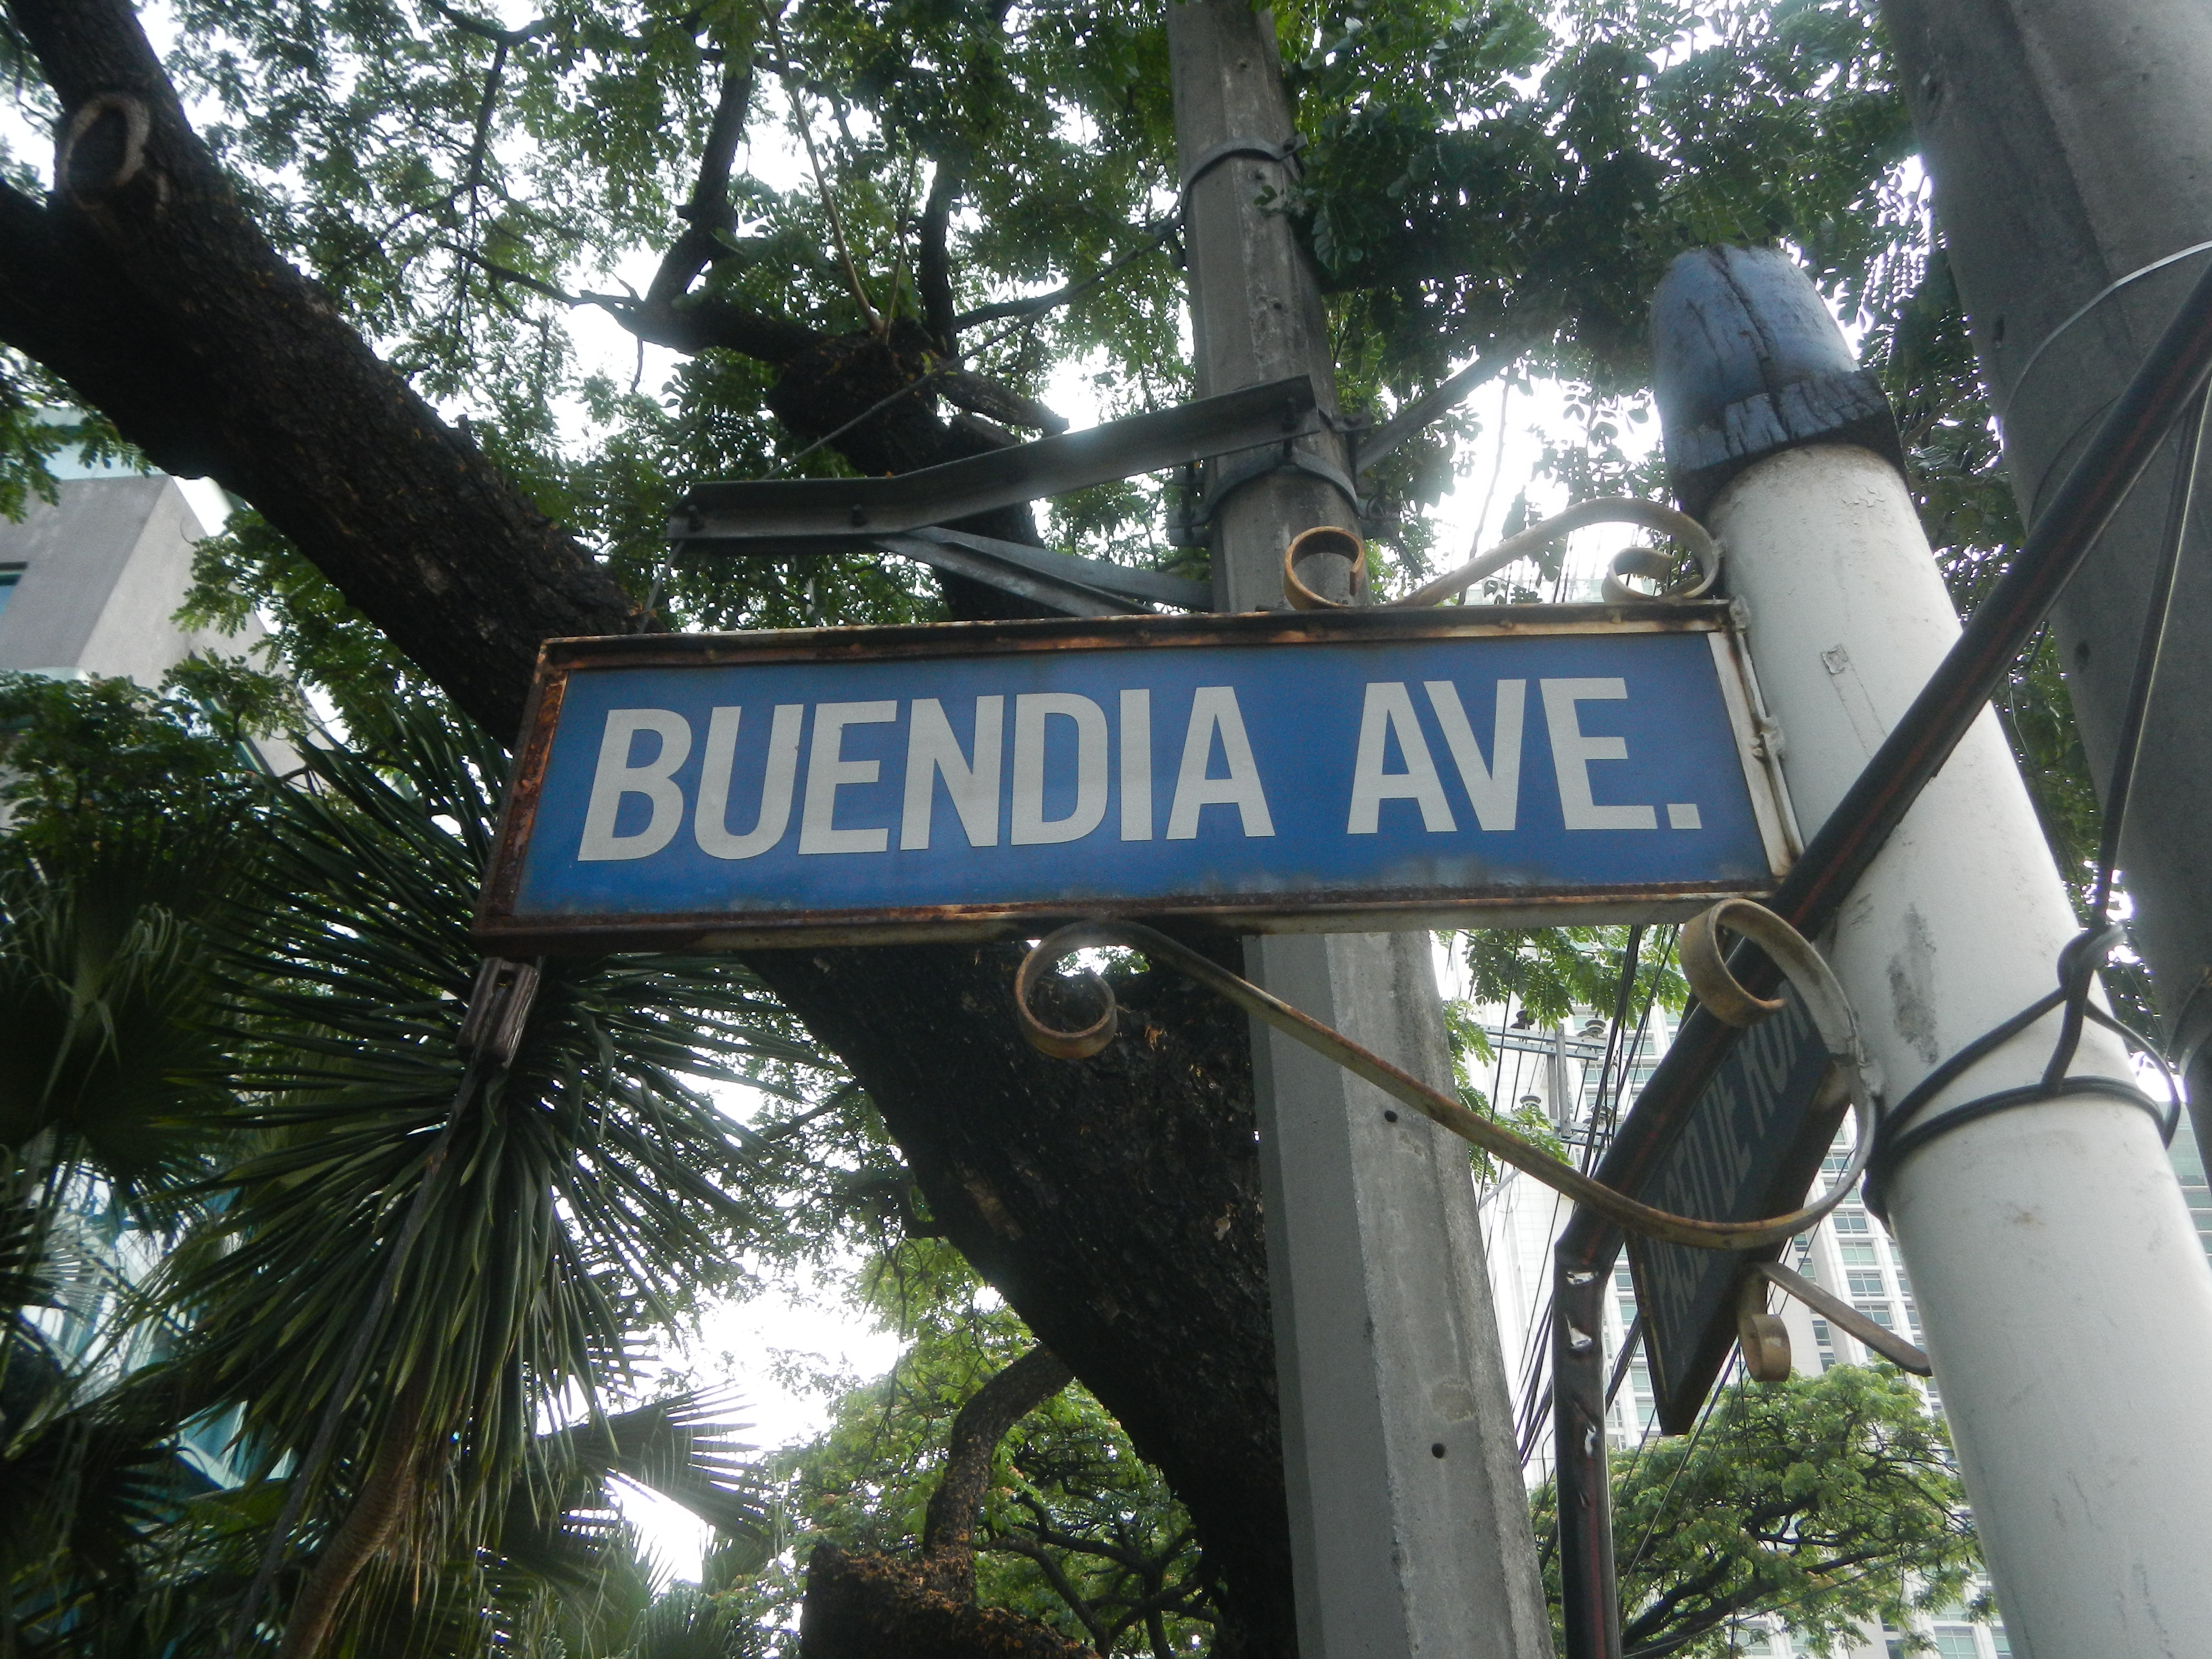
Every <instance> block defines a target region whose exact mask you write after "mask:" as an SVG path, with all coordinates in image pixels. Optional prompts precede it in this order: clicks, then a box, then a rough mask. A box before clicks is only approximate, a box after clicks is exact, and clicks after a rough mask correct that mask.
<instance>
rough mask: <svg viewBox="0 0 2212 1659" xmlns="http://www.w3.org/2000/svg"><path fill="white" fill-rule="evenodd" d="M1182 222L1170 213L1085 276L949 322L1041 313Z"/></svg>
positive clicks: (975, 323)
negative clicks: (1119, 252) (1128, 246)
mask: <svg viewBox="0 0 2212 1659" xmlns="http://www.w3.org/2000/svg"><path fill="white" fill-rule="evenodd" d="M1181 225H1182V214H1181V213H1180V212H1176V213H1170V215H1168V216H1167V217H1166V218H1165V219H1164V220H1162V221H1161V222H1159V224H1158V225H1157V226H1155V227H1154V228H1152V230H1150V231H1149V232H1147V233H1146V236H1145V240H1142V241H1141V242H1139V243H1138V244H1137V245H1136V246H1134V247H1133V248H1131V249H1130V250H1129V251H1128V252H1127V253H1123V254H1120V255H1117V256H1116V257H1115V258H1113V259H1112V260H1110V261H1109V262H1108V263H1107V264H1103V265H1101V266H1100V267H1099V268H1098V269H1097V270H1094V271H1092V272H1091V274H1090V275H1089V276H1083V277H1079V278H1077V279H1076V280H1075V281H1074V282H1072V283H1065V284H1063V285H1062V286H1060V287H1059V288H1056V289H1053V290H1052V291H1051V292H1050V293H1048V294H1032V295H1030V296H1029V298H1027V299H1026V300H1001V301H998V302H997V303H996V304H994V305H987V306H978V307H976V308H975V310H973V311H963V312H962V313H960V314H959V315H958V316H957V317H955V318H954V319H952V325H953V327H954V328H955V329H967V328H975V327H979V326H980V325H982V324H984V323H995V322H999V321H1000V320H1001V319H1006V318H1014V317H1021V318H1028V317H1041V316H1042V315H1043V314H1044V313H1046V312H1048V311H1050V310H1052V309H1053V308H1054V307H1056V306H1064V305H1066V303H1067V302H1068V301H1070V300H1073V299H1075V298H1077V297H1079V295H1084V294H1086V293H1088V292H1090V290H1091V289H1094V288H1096V287H1097V286H1098V284H1099V283H1103V282H1104V281H1105V280H1106V279H1107V278H1108V277H1109V276H1113V275H1114V274H1115V272H1117V271H1119V270H1121V268H1122V267H1123V266H1124V265H1127V264H1133V263H1134V262H1135V261H1136V260H1138V259H1140V258H1143V257H1144V256H1145V255H1146V254H1147V253H1150V252H1152V250H1153V249H1154V248H1156V247H1158V246H1160V245H1161V244H1162V243H1164V242H1165V241H1166V240H1168V238H1169V237H1170V236H1172V235H1174V234H1176V229H1177V228H1179V227H1180V226H1181Z"/></svg>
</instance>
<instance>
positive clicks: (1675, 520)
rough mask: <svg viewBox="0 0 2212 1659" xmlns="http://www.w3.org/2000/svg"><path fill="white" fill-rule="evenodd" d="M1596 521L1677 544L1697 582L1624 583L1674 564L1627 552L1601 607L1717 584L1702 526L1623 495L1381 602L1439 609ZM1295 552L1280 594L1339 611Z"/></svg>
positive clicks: (1575, 510) (1398, 607) (1618, 560)
mask: <svg viewBox="0 0 2212 1659" xmlns="http://www.w3.org/2000/svg"><path fill="white" fill-rule="evenodd" d="M1594 524H1633V525H1641V526H1644V528H1645V529H1647V530H1656V531H1657V532H1660V533H1661V534H1662V535H1665V536H1672V537H1673V538H1674V539H1675V540H1676V541H1678V542H1680V543H1681V544H1682V545H1683V546H1684V547H1686V548H1687V549H1688V550H1689V551H1690V556H1691V557H1692V558H1694V559H1695V560H1696V561H1697V562H1698V575H1697V580H1694V581H1689V582H1685V583H1683V584H1682V585H1681V586H1676V587H1669V588H1662V589H1661V590H1660V591H1658V592H1654V593H1646V592H1643V591H1641V590H1640V589H1638V588H1633V587H1631V586H1628V584H1627V582H1626V580H1624V578H1626V577H1631V576H1636V577H1642V578H1646V579H1650V580H1664V579H1665V578H1666V576H1667V575H1668V573H1669V572H1670V571H1671V569H1672V568H1673V567H1672V565H1671V563H1670V562H1668V560H1667V559H1666V558H1665V557H1664V556H1662V555H1660V554H1657V553H1656V552H1654V551H1653V550H1651V549H1650V548H1631V549H1629V550H1627V551H1626V552H1625V553H1622V554H1620V555H1618V556H1616V557H1615V558H1614V559H1613V569H1612V571H1611V573H1610V574H1607V577H1606V579H1605V602H1606V603H1607V605H1650V604H1656V603H1674V602H1678V601H1680V600H1684V599H1704V598H1705V596H1706V595H1707V594H1709V593H1711V592H1712V590H1713V584H1714V583H1715V582H1717V581H1718V580H1720V574H1721V550H1720V547H1719V545H1718V544H1717V543H1715V541H1714V540H1713V538H1712V537H1711V535H1710V534H1709V533H1708V532H1706V529H1705V526H1703V525H1701V524H1699V522H1698V521H1697V520H1695V519H1693V518H1692V517H1691V516H1690V515H1689V514H1688V513H1677V512H1676V511H1675V510H1674V508H1673V507H1662V506H1661V505H1660V504H1659V503H1658V502H1657V501H1638V500H1636V499H1634V498H1633V497H1632V496H1627V495H1607V496H1602V497H1601V498H1600V499H1598V500H1596V501H1578V502H1577V503H1576V504H1575V505H1574V506H1572V507H1569V508H1568V509H1567V510H1566V511H1565V512H1564V513H1555V514H1554V515H1553V516H1552V517H1551V518H1548V519H1545V520H1540V521H1539V522H1537V523H1535V524H1532V525H1530V526H1528V528H1527V529H1526V530H1524V531H1522V532H1521V533H1520V534H1519V535H1517V536H1509V537H1507V538H1505V539H1504V541H1502V542H1500V543H1498V545H1497V546H1495V547H1493V548H1492V549H1491V550H1490V551H1488V552H1487V553H1485V554H1482V555H1481V556H1479V557H1477V558H1475V559H1474V560H1472V561H1471V562H1468V563H1466V564H1463V565H1462V566H1461V567H1460V568H1458V569H1456V570H1448V571H1446V572H1445V573H1444V574H1443V575H1441V576H1438V577H1437V578H1436V579H1435V580H1432V581H1429V582H1425V583H1424V584H1423V585H1422V586H1419V587H1417V588H1415V589H1414V590H1413V592H1410V593H1408V594H1407V595H1406V597H1405V598H1403V599H1390V600H1388V601H1385V604H1386V605H1387V607H1388V608H1389V609H1390V610H1393V611H1411V610H1415V609H1418V608H1419V607H1421V606H1425V605H1440V604H1442V603H1443V601H1444V600H1446V599H1449V598H1451V596H1452V595H1453V594H1455V593H1457V592H1462V591H1463V590H1465V589H1467V588H1469V587H1472V586H1474V584H1475V583H1477V582H1479V581H1480V580H1482V579H1483V578H1484V577H1485V576H1492V575H1495V574H1497V573H1498V572H1499V571H1501V570H1503V569H1504V568H1505V567H1506V566H1507V565H1509V564H1511V563H1512V562H1514V561H1515V560H1516V559H1525V558H1527V557H1528V556H1530V555H1531V554H1534V553H1540V552H1541V551H1542V550H1544V549H1545V548H1547V547H1549V546H1550V545H1551V544H1553V542H1555V541H1558V540H1559V538H1561V537H1562V536H1565V535H1566V534H1568V533H1569V532H1571V531H1577V530H1581V529H1583V528H1585V527H1586V526H1590V525H1594ZM1296 547H1297V544H1295V543H1293V544H1292V545H1291V549H1288V550H1285V553H1284V557H1283V593H1284V597H1285V599H1288V600H1289V601H1290V602H1291V604H1292V605H1296V606H1297V608H1298V609H1300V610H1302V611H1335V610H1341V609H1343V608H1344V605H1343V602H1342V601H1341V600H1338V599H1323V598H1322V597H1321V595H1319V594H1318V593H1316V592H1312V590H1310V588H1308V587H1307V586H1305V584H1304V582H1302V581H1299V580H1297V574H1296V571H1295V569H1294V565H1295V562H1296V561H1295V558H1294V557H1293V554H1294V552H1295V550H1296ZM1332 551H1333V549H1332Z"/></svg>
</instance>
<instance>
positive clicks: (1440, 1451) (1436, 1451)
mask: <svg viewBox="0 0 2212 1659" xmlns="http://www.w3.org/2000/svg"><path fill="white" fill-rule="evenodd" d="M1429 1455H1430V1456H1431V1457H1442V1456H1443V1455H1444V1443H1443V1441H1441V1440H1439V1441H1437V1443H1436V1444H1435V1445H1433V1446H1431V1447H1430V1448H1429Z"/></svg>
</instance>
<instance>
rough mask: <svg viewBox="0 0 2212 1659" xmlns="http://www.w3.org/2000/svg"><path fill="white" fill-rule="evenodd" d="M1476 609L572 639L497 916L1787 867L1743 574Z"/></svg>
mask: <svg viewBox="0 0 2212 1659" xmlns="http://www.w3.org/2000/svg"><path fill="white" fill-rule="evenodd" d="M1454 609H1455V610H1456V609H1457V608H1456V607H1455V608H1454ZM1473 614H1474V617H1477V618H1480V619H1479V620H1466V619H1464V618H1465V617H1467V616H1468V613H1467V612H1465V611H1461V612H1460V613H1459V615H1457V616H1455V615H1454V611H1452V610H1445V611H1419V612H1390V611H1352V612H1343V613H1335V614H1329V615H1321V614H1308V615H1300V616H1291V615H1286V614H1279V613H1268V614H1255V615H1252V616H1243V617H1214V616H1206V617H1187V618H1162V617H1130V618H1127V619H1122V618H1111V619H1104V620H1097V621H1084V622H1080V623H1060V622H1052V623H950V624H940V625H937V626H933V627H916V628H896V629H818V630H809V631H806V632H791V633H774V634H752V635H680V636H663V637H658V638H655V637H649V636H648V637H644V638H638V637H626V638H620V639H611V640H590V641H554V642H552V643H551V644H550V645H549V646H548V647H547V648H546V653H545V656H544V663H543V665H542V666H541V671H540V676H539V682H538V690H537V693H536V696H535V700H534V702H533V712H532V718H531V723H530V729H529V731H528V732H527V734H526V742H525V745H524V750H523V752H522V756H521V757H520V764H519V766H518V771H517V780H516V785H515V787H514V789H513V797H512V799H511V800H510V802H509V805H508V814H507V823H506V824H505V825H504V827H503V829H502V832H501V846H500V848H499V852H498V854H497V858H496V860H495V867H494V871H493V873H492V876H491V879H490V881H489V883H488V884H487V889H486V896H485V902H484V905H483V910H482V913H481V914H480V916H479V919H478V931H479V934H480V936H482V937H483V938H484V939H486V940H487V941H497V942H500V943H501V946H502V948H505V949H509V950H512V949H513V948H515V947H516V946H517V945H528V946H530V947H531V948H533V949H538V950H558V949H563V948H574V949H585V948H597V949H605V948H611V945H614V944H617V943H622V942H636V943H643V942H646V941H647V940H658V941H661V942H664V943H666V942H674V941H677V940H682V941H685V942H689V943H692V944H700V945H707V946H709V947H713V946H718V945H721V946H727V945H748V946H750V945H763V944H775V943H784V944H795V943H801V942H806V941H809V940H813V939H825V938H838V939H912V938H921V937H933V938H944V937H947V936H948V933H963V932H964V933H967V934H969V935H971V936H973V935H988V934H992V933H1010V932H1020V931H1023V930H1024V929H1026V930H1029V931H1035V929H1036V927H1040V926H1042V924H1043V923H1044V922H1046V921H1049V920H1051V919H1053V918H1056V917H1064V916H1069V915H1097V914H1120V915H1177V914H1181V915H1206V916H1210V917H1213V918H1216V919H1218V920H1219V921H1223V922H1225V923H1226V924H1228V925H1231V926H1234V927H1239V928H1243V929H1245V930H1248V931H1270V930H1274V929H1279V928H1285V927H1298V928H1308V929H1313V928H1322V929H1329V930H1337V931H1343V930H1355V929H1362V928H1370V927H1383V926H1399V927H1403V926H1407V925H1414V924H1417V923H1420V922H1424V921H1445V920H1448V919H1449V920H1455V921H1459V922H1461V923H1462V924H1471V923H1489V924H1498V923H1509V922H1522V921H1531V920H1534V919H1536V918H1539V917H1543V918H1547V919H1552V920H1556V919H1558V913H1559V911H1560V910H1561V909H1563V908H1564V909H1568V910H1571V911H1573V912H1575V913H1576V919H1577V920H1587V921H1605V920H1619V919H1622V918H1630V917H1634V918H1644V917H1653V916H1660V915H1675V914H1686V913H1688V912H1690V911H1692V910H1694V909H1696V908H1699V907H1700V906H1702V905H1704V904H1706V903H1710V902H1712V900H1714V899H1715V898H1717V897H1719V896H1723V895H1726V894H1731V893H1760V892H1765V891H1767V890H1771V886H1772V885H1773V883H1774V881H1775V879H1776V875H1777V872H1778V868H1779V866H1780V865H1781V863H1782V862H1783V860H1784V859H1785V858H1786V856H1787V852H1786V842H1785V835H1786V831H1785V829H1784V815H1783V813H1782V812H1781V811H1780V810H1779V807H1778V804H1777V799H1776V793H1775V791H1774V788H1773V786H1772V782H1771V778H1770V776H1769V771H1768V768H1767V765H1766V763H1765V762H1764V761H1763V760H1762V759H1761V758H1760V757H1759V754H1758V753H1757V752H1756V744H1755V741H1754V738H1755V732H1754V727H1753V721H1752V719H1751V717H1750V714H1749V702H1748V700H1747V695H1746V692H1745V688H1744V682H1743V679H1742V677H1741V669H1740V666H1739V659H1738V657H1737V654H1736V652H1735V644H1734V641H1733V640H1732V639H1731V637H1730V635H1729V633H1728V630H1727V627H1726V620H1725V613H1724V611H1723V610H1722V608H1721V607H1718V606H1713V605H1704V606H1682V607H1668V608H1665V609H1664V610H1662V609H1660V608H1659V607H1650V611H1649V613H1648V614H1647V612H1646V611H1644V609H1643V608H1636V609H1632V610H1621V609H1613V608H1607V607H1599V606H1566V607H1527V608H1516V609H1515V610H1513V611H1506V612H1503V613H1498V614H1486V613H1484V612H1480V611H1477V612H1474V613H1473ZM1501 616H1502V617H1504V620H1501V619H1500V618H1501Z"/></svg>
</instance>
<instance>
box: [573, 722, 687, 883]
mask: <svg viewBox="0 0 2212 1659" xmlns="http://www.w3.org/2000/svg"><path fill="white" fill-rule="evenodd" d="M639 732H653V734H654V735H655V736H657V737H659V739H660V752H659V754H657V755H655V756H654V757H653V758H652V759H651V760H649V761H647V763H645V764H644V765H642V766H634V765H632V764H631V763H630V758H629V752H630V747H631V740H632V739H633V738H635V737H636V736H637V734H638V733H639ZM690 752H691V724H690V721H689V720H685V719H684V716H683V715H681V714H677V713H676V712H675V711H674V710H672V709H667V708H610V709H609V710H607V725H606V730H605V732H602V733H601V734H600V737H599V769H598V770H597V771H595V772H593V773H592V799H591V801H590V804H589V805H586V807H585V809H584V839H583V844H582V845H581V846H580V847H579V848H577V849H576V858H577V860H578V861H579V862H580V863H592V862H596V861H599V860H606V859H642V858H650V857H651V856H652V855H653V854H655V853H658V852H659V850H660V849H661V848H664V847H665V846H667V845H668V843H669V842H671V841H673V840H674V839H675V838H676V831H677V830H678V828H680V827H681V826H682V824H683V823H684V791H683V790H682V789H681V788H679V787H678V786H677V783H676V779H675V772H676V769H677V768H678V767H679V766H681V765H683V764H684V758H685V757H687V756H688V755H690ZM631 795H642V796H644V797H645V798H646V799H647V800H649V801H651V802H652V803H653V815H652V817H649V818H648V819H647V821H646V825H645V828H644V829H640V830H638V831H637V832H636V833H635V834H634V835H628V836H618V835H617V834H616V833H615V823H616V821H617V819H618V818H619V817H621V816H622V804H623V801H624V800H625V799H628V798H629V796H631Z"/></svg>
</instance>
